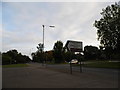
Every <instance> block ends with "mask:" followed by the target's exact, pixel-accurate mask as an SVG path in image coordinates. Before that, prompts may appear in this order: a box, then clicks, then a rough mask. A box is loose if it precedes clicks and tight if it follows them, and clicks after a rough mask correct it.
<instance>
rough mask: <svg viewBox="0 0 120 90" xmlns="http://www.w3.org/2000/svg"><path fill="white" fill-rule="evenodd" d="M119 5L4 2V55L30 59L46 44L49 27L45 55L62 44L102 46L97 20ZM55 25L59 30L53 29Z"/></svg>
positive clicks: (1, 25)
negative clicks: (10, 53) (104, 11)
mask: <svg viewBox="0 0 120 90" xmlns="http://www.w3.org/2000/svg"><path fill="white" fill-rule="evenodd" d="M114 3H115V2H29V1H28V2H8V1H6V2H1V3H0V7H2V9H0V13H2V15H0V19H1V22H0V32H1V33H0V38H2V39H0V42H1V44H2V45H0V51H2V52H5V51H8V50H12V49H16V50H18V52H21V53H22V54H25V55H29V56H30V54H31V53H32V52H35V51H36V50H37V48H36V47H37V45H38V44H39V43H42V40H43V28H42V25H45V51H48V50H52V49H53V46H54V43H55V42H56V41H58V40H61V41H62V42H63V44H64V45H65V43H66V41H67V40H75V41H82V42H83V46H86V45H93V46H97V47H98V46H99V45H100V43H99V41H98V40H97V33H96V32H97V29H96V28H95V27H94V26H93V24H94V22H95V20H99V19H100V18H101V15H100V12H101V11H102V9H103V8H105V7H106V6H108V5H111V4H114ZM50 25H54V26H55V28H51V27H49V26H50Z"/></svg>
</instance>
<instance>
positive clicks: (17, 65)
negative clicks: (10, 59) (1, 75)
mask: <svg viewBox="0 0 120 90" xmlns="http://www.w3.org/2000/svg"><path fill="white" fill-rule="evenodd" d="M27 66H29V65H27V64H11V65H2V67H3V68H13V67H27Z"/></svg>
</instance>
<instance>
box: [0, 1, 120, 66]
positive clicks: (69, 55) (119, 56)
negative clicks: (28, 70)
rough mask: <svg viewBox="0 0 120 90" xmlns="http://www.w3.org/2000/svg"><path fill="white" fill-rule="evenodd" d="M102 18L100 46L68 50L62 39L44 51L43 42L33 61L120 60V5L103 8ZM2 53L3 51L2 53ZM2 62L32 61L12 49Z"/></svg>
mask: <svg viewBox="0 0 120 90" xmlns="http://www.w3.org/2000/svg"><path fill="white" fill-rule="evenodd" d="M100 14H101V19H100V20H95V22H94V27H96V28H97V36H98V40H99V41H100V46H99V48H98V47H96V46H85V47H84V51H83V54H82V53H77V54H75V53H73V52H69V51H66V48H65V47H63V42H62V41H57V42H55V44H54V47H53V50H50V51H45V52H44V51H43V44H41V43H40V44H38V46H37V51H36V52H33V53H32V54H31V56H32V61H33V62H40V63H43V62H46V61H49V62H54V63H62V62H65V61H66V62H69V61H70V60H71V59H74V58H76V59H78V60H120V5H119V4H118V3H115V4H112V5H109V6H107V7H106V8H104V9H102V12H101V13H100ZM0 54H1V53H0ZM2 60H3V62H2V64H14V63H26V62H29V61H30V58H29V57H28V56H25V55H22V54H21V53H18V52H17V50H10V51H8V52H6V53H2Z"/></svg>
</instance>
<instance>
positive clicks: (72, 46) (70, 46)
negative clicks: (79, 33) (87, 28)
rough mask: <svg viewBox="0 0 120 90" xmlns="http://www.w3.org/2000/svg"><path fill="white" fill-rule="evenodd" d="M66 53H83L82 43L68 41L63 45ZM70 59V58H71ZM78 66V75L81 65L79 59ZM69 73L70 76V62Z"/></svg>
mask: <svg viewBox="0 0 120 90" xmlns="http://www.w3.org/2000/svg"><path fill="white" fill-rule="evenodd" d="M65 47H66V49H67V51H69V52H72V53H74V54H75V52H79V53H80V52H83V43H82V42H81V41H72V40H68V41H67V43H66V45H65ZM71 59H72V58H71ZM79 64H80V73H81V72H82V63H81V60H80V59H79ZM70 73H71V74H72V62H71V61H70Z"/></svg>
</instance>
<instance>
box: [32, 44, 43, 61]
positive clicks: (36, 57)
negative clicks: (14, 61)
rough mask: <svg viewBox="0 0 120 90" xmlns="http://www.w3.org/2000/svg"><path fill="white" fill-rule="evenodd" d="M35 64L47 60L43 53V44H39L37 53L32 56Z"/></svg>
mask: <svg viewBox="0 0 120 90" xmlns="http://www.w3.org/2000/svg"><path fill="white" fill-rule="evenodd" d="M31 56H32V59H33V62H42V63H43V61H44V60H45V57H44V52H43V44H41V43H39V44H38V46H37V51H36V52H35V53H32V54H31Z"/></svg>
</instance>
